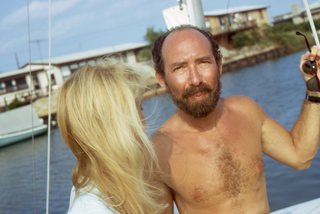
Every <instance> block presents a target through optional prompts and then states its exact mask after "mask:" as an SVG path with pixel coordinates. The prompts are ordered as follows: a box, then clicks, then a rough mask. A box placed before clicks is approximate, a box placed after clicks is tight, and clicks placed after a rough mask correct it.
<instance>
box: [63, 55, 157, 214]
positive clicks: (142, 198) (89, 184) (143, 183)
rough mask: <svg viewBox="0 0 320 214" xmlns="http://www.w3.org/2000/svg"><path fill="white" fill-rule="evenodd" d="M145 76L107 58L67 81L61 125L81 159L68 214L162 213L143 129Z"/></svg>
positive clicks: (153, 164)
mask: <svg viewBox="0 0 320 214" xmlns="http://www.w3.org/2000/svg"><path fill="white" fill-rule="evenodd" d="M145 82H146V80H145V79H144V78H143V75H141V74H139V72H137V71H136V70H135V69H132V68H130V67H129V66H127V65H125V64H122V63H119V62H114V61H111V60H107V61H106V62H105V63H104V64H103V65H97V66H94V67H91V66H87V67H84V68H81V69H80V70H78V71H77V72H75V73H74V74H73V75H72V76H71V77H70V78H69V79H68V80H66V82H65V83H64V84H63V86H62V88H61V92H60V96H59V103H58V124H59V128H60V131H61V133H62V135H63V138H64V140H65V143H66V144H67V145H68V147H69V148H70V149H71V150H72V152H73V154H74V155H75V157H76V158H77V163H76V166H75V168H74V171H73V176H72V182H73V186H74V187H73V189H72V191H71V198H70V208H69V211H68V213H70V214H74V213H77V214H81V213H121V214H122V213H130V214H143V213H146V214H152V213H160V212H161V210H162V208H163V205H162V204H161V203H159V202H158V201H156V200H155V198H157V197H158V195H157V194H159V191H158V189H157V188H155V187H153V186H152V185H151V184H150V181H152V178H151V175H152V173H153V172H154V170H155V168H156V166H157V164H156V163H157V162H156V155H155V152H154V149H153V147H152V144H150V142H149V140H148V137H147V136H146V134H145V132H144V127H143V123H142V121H141V112H140V110H139V109H140V104H141V98H142V94H143V92H144V91H145V87H143V86H142V85H143V84H145Z"/></svg>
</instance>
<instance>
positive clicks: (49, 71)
mask: <svg viewBox="0 0 320 214" xmlns="http://www.w3.org/2000/svg"><path fill="white" fill-rule="evenodd" d="M48 1H49V5H48V7H49V8H48V14H49V21H48V22H49V23H48V46H49V51H48V58H49V62H48V64H49V68H48V80H49V83H48V144H47V194H46V214H49V201H50V148H51V0H48Z"/></svg>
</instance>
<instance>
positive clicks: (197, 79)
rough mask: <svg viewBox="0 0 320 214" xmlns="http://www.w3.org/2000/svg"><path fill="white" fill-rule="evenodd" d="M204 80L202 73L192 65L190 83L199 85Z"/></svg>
mask: <svg viewBox="0 0 320 214" xmlns="http://www.w3.org/2000/svg"><path fill="white" fill-rule="evenodd" d="M201 82H202V77H201V74H200V73H199V71H198V69H197V68H196V67H195V66H191V67H190V69H189V84H190V85H194V86H197V85H199V84H200V83H201Z"/></svg>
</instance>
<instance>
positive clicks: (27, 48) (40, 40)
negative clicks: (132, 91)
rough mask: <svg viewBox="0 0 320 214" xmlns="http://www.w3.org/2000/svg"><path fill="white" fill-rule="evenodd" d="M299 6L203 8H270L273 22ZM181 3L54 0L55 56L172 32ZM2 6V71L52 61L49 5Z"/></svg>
mask: <svg viewBox="0 0 320 214" xmlns="http://www.w3.org/2000/svg"><path fill="white" fill-rule="evenodd" d="M316 1H317V0H309V3H314V2H316ZM294 3H296V4H298V5H299V6H300V7H301V8H303V1H302V0H202V7H203V10H204V11H211V10H219V9H226V8H233V7H239V6H261V5H265V6H268V9H267V13H268V15H269V20H270V21H272V17H274V16H276V15H280V14H283V13H287V12H290V11H291V6H292V4H294ZM28 5H29V6H28ZM176 5H178V3H177V0H51V28H50V29H51V33H50V35H51V52H50V53H51V56H52V57H55V56H63V55H68V54H71V53H76V52H81V51H86V50H93V49H98V48H104V47H110V46H116V45H121V44H126V43H140V42H145V40H144V35H145V33H146V30H147V28H148V27H153V28H154V30H156V31H158V30H162V31H165V30H166V24H165V21H164V19H163V15H162V10H164V9H166V8H168V7H172V6H176ZM0 8H1V9H0V73H1V72H7V71H12V70H15V69H17V68H18V66H22V65H24V64H26V63H28V62H29V61H38V60H43V59H48V56H49V42H48V41H49V30H48V29H49V18H48V17H49V15H48V14H49V12H48V11H49V9H48V8H49V1H48V0H12V1H7V0H2V1H1V2H0ZM28 11H29V13H28ZM28 14H29V15H28ZM28 20H29V22H28Z"/></svg>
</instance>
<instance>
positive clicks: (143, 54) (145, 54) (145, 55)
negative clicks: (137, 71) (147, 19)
mask: <svg viewBox="0 0 320 214" xmlns="http://www.w3.org/2000/svg"><path fill="white" fill-rule="evenodd" d="M162 34H164V32H163V31H161V30H159V31H155V30H154V28H153V27H148V28H147V32H146V34H145V36H144V39H145V40H146V41H147V42H148V43H150V44H153V42H154V41H156V39H157V38H158V37H159V36H161V35H162ZM150 59H151V49H150V47H146V48H143V49H142V50H140V51H139V53H138V60H139V61H148V60H150Z"/></svg>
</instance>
